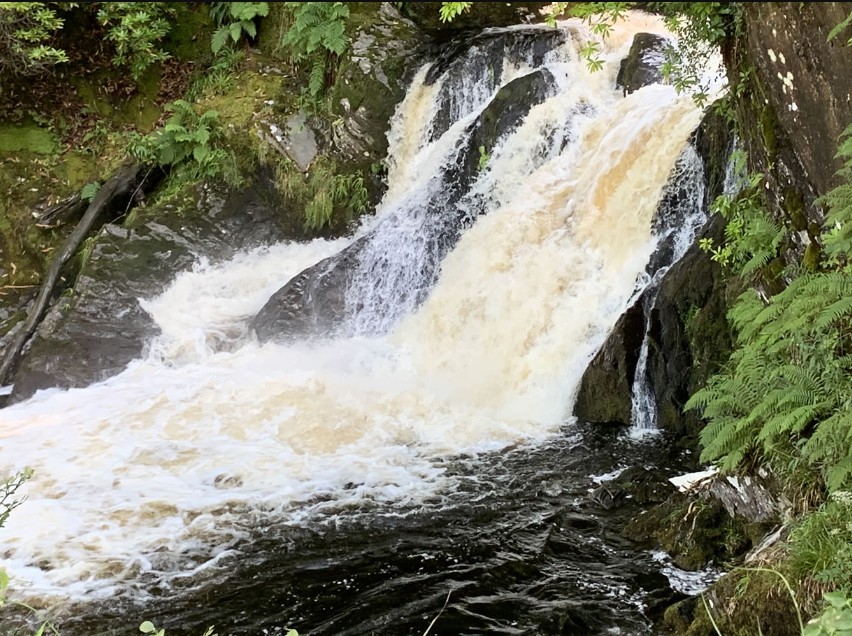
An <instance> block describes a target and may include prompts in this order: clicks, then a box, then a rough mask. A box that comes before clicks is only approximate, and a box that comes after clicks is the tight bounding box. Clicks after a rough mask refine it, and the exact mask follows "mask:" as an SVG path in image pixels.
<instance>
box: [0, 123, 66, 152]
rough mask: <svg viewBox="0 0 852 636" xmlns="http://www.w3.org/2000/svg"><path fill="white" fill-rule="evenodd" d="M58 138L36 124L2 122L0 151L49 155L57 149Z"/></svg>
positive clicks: (0, 126)
mask: <svg viewBox="0 0 852 636" xmlns="http://www.w3.org/2000/svg"><path fill="white" fill-rule="evenodd" d="M57 145H58V144H57V141H56V138H55V137H54V136H53V133H51V132H50V131H49V130H45V129H44V128H40V127H39V126H37V125H36V124H24V125H12V124H0V153H2V154H9V153H16V152H21V151H25V152H31V153H34V154H38V155H49V154H51V153H53V152H55V151H56V148H57Z"/></svg>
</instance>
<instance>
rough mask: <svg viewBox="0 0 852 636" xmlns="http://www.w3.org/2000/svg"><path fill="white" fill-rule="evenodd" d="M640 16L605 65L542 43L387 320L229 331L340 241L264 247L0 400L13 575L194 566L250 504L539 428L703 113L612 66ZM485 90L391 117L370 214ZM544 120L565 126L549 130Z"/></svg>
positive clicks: (319, 494) (561, 411)
mask: <svg viewBox="0 0 852 636" xmlns="http://www.w3.org/2000/svg"><path fill="white" fill-rule="evenodd" d="M572 28H573V27H572ZM648 28H649V24H648V23H647V21H645V22H642V23H640V24H639V25H638V26H636V25H632V26H631V25H628V26H627V27H626V28H625V31H624V33H619V34H617V37H616V38H614V39H612V40H610V43H612V44H616V45H618V46H619V47H620V48H618V49H608V50H607V60H608V66H607V68H606V70H605V71H604V72H603V73H600V74H594V75H589V73H588V72H587V70H586V69H585V66H584V65H583V64H582V63H581V62H580V61H579V60H578V59H577V54H576V46H577V45H576V42H573V40H572V38H569V39H568V42H569V44H567V45H566V49H565V51H563V52H561V53H560V54H559V55H554V56H552V57H550V58H549V59H550V64H551V67H550V70H551V72H552V73H553V74H554V76H555V77H557V78H559V77H562V78H563V79H565V78H567V77H568V74H570V81H565V82H563V81H561V80H558V81H557V83H558V84H559V86H560V87H561V91H559V92H557V94H556V95H555V96H554V97H552V98H550V99H548V100H546V101H545V102H544V103H542V104H540V105H539V106H536V107H535V108H533V109H532V111H531V112H530V115H529V116H528V118H527V120H526V121H525V122H524V123H523V125H521V126H520V127H519V128H518V129H517V131H516V132H515V133H513V135H512V136H510V137H509V138H507V139H505V140H502V141H501V142H500V143H499V144H498V148H496V149H495V150H494V152H493V156H492V157H491V159H490V162H489V165H488V167H487V169H486V170H485V171H484V173H483V174H482V175H481V176H480V179H479V181H477V183H476V184H474V186H473V190H474V191H473V192H472V193H471V194H470V196H471V197H472V196H479V197H481V198H484V200H485V203H484V204H483V205H484V207H485V208H486V209H488V210H490V212H489V214H488V215H487V216H484V217H482V218H480V219H479V220H478V221H477V222H476V223H475V224H474V225H473V226H472V227H471V228H470V229H468V230H467V231H466V232H465V233H464V234H463V235H462V237H461V240H460V242H459V243H458V245H457V246H456V248H455V249H454V250H453V251H452V252H451V253H450V254H449V256H448V257H447V258H446V259H445V260H444V261H443V262H442V263H441V271H440V278H439V280H438V283H437V285H436V287H435V288H434V289H433V290H432V293H431V295H430V296H429V297H428V299H427V300H426V301H425V303H424V304H423V305H422V306H421V307H420V308H419V309H418V310H417V311H416V312H415V313H414V314H412V315H410V316H408V317H407V318H403V319H402V322H401V323H400V324H399V326H398V327H397V328H396V329H395V330H394V331H392V332H391V333H390V334H388V335H387V336H381V337H374V338H363V337H351V338H339V339H336V340H327V341H319V342H312V343H296V344H290V345H277V344H267V345H264V346H259V345H257V344H255V343H252V342H251V341H250V340H249V339H246V338H244V337H243V336H244V329H245V323H246V318H247V317H248V316H251V315H252V314H253V313H254V312H255V311H256V310H257V309H258V307H259V306H260V305H261V304H262V302H263V300H264V298H265V297H266V296H268V295H269V293H270V292H271V291H272V290H273V289H274V287H275V286H276V285H277V284H280V283H282V282H284V281H285V280H286V279H287V278H288V277H289V276H290V275H292V274H294V273H296V272H298V271H299V270H300V269H301V268H303V267H305V266H306V265H308V264H311V263H313V262H316V261H318V260H320V259H321V258H323V257H325V256H327V255H328V254H330V253H332V252H334V251H336V250H338V249H340V248H341V247H342V246H343V245H344V244H345V242H343V243H327V242H315V243H312V244H310V245H286V246H280V247H276V248H269V249H266V250H257V251H255V252H252V253H250V254H243V255H240V256H239V257H237V258H236V259H234V261H232V262H231V263H228V264H221V265H217V266H209V265H207V266H199V267H198V268H197V269H196V270H195V271H194V272H191V273H188V274H185V275H183V276H181V277H179V278H178V279H177V280H176V281H175V283H174V285H173V286H172V287H171V288H170V289H169V290H167V291H166V292H165V294H163V296H161V297H159V298H157V299H152V300H149V301H146V303H145V307H146V308H147V309H148V311H149V312H151V314H152V315H153V316H154V318H155V319H156V320H157V322H158V324H159V325H160V327H161V329H162V331H163V334H162V335H161V336H160V337H158V338H157V339H156V340H155V341H154V342H153V343H152V344H151V346H150V355H148V356H147V357H145V358H144V359H140V360H137V361H135V362H134V363H132V364H131V365H130V366H129V367H128V368H127V370H126V371H124V372H123V373H121V374H120V375H118V376H115V377H113V378H111V379H109V380H107V381H105V382H102V383H99V384H96V385H93V386H90V387H88V388H85V389H76V390H69V391H51V392H43V393H40V394H38V395H36V396H35V397H34V398H32V399H31V400H30V401H28V402H26V403H23V404H20V405H16V406H13V407H10V408H7V409H4V410H2V411H0V438H2V440H0V472H4V473H5V472H9V471H13V470H19V469H22V468H24V467H25V466H29V467H31V468H32V469H33V470H34V474H33V478H32V480H31V481H30V482H28V483H27V484H26V487H25V489H26V494H27V496H28V500H27V502H26V503H25V504H24V506H23V507H22V508H21V509H19V510H17V511H15V513H13V515H12V517H11V518H10V520H9V523H8V525H7V527H6V528H4V529H3V531H2V537H3V546H4V547H3V551H2V552H0V567H3V568H5V569H6V570H7V571H8V572H9V574H10V575H11V577H12V579H13V581H14V587H15V589H16V590H18V593H20V594H22V595H24V596H26V597H28V598H29V599H30V600H31V601H33V602H36V601H38V600H39V599H45V598H50V597H73V598H104V597H107V596H109V595H111V594H114V593H115V592H116V591H117V590H125V591H130V592H135V593H139V594H143V592H144V590H143V589H142V588H143V587H144V583H143V582H141V581H148V582H149V583H150V581H152V580H155V581H157V582H158V584H159V585H160V586H166V587H168V585H169V584H170V583H171V582H173V581H174V580H176V579H178V578H181V579H183V578H186V577H192V576H199V577H201V576H202V574H201V573H202V572H203V571H205V570H207V569H210V568H211V567H212V566H215V565H216V564H217V563H218V561H219V559H221V558H222V557H223V556H224V555H228V554H231V553H233V551H234V550H238V549H239V547H240V545H241V542H244V541H246V540H247V539H248V538H249V536H250V531H251V529H252V528H253V527H255V526H257V525H258V524H263V523H266V522H272V521H277V522H288V523H298V522H299V521H300V520H303V519H305V518H310V517H311V516H312V515H315V514H317V513H319V512H320V511H323V510H329V509H335V510H336V509H340V508H344V509H345V508H346V507H347V506H350V505H361V504H364V503H368V502H390V503H402V504H415V505H416V504H417V503H418V502H422V501H424V498H426V497H429V496H432V495H434V494H435V493H436V492H439V491H441V490H444V491H447V490H451V489H452V487H453V483H452V481H451V480H449V479H447V478H445V477H444V474H443V469H442V468H441V465H440V462H436V461H435V460H436V458H444V457H446V456H448V455H452V454H454V453H472V452H480V451H488V450H495V449H499V448H503V447H505V446H506V445H508V444H512V443H517V442H521V441H535V440H540V439H543V438H545V437H547V436H549V435H551V434H553V432H554V431H556V430H557V428H558V426H559V425H560V423H561V422H562V421H564V419H565V418H566V417H567V416H568V414H569V413H570V409H571V406H572V403H573V397H574V392H575V389H576V385H577V383H578V382H579V379H580V377H581V374H582V372H583V370H584V368H585V366H586V364H587V363H588V360H589V359H590V358H591V356H592V355H593V354H594V352H595V351H596V349H597V348H598V347H599V346H600V345H601V343H602V342H603V340H604V338H605V337H606V334H607V331H608V330H609V329H610V328H611V326H612V324H613V323H614V322H615V320H616V318H617V317H618V315H619V313H620V312H621V311H622V310H623V309H624V308H625V307H626V304H627V302H628V300H629V299H630V298H631V296H632V295H633V294H634V293H635V292H636V285H637V280H638V279H640V278H641V276H640V275H641V273H642V272H643V270H644V268H645V265H646V263H647V262H648V258H649V256H650V255H651V253H652V251H653V249H654V246H655V245H656V242H657V237H655V236H654V235H653V233H652V230H651V219H652V216H653V214H654V210H655V207H656V205H657V202H658V201H659V199H660V195H661V193H662V191H663V188H664V187H665V185H666V180H667V178H668V176H669V174H670V173H671V171H672V168H673V166H674V165H675V161H676V159H677V157H678V155H679V153H680V152H681V149H682V147H683V145H684V143H685V141H686V139H687V137H688V135H689V134H690V132H691V131H692V130H693V129H694V127H695V126H696V125H697V124H698V121H699V119H700V115H701V114H700V112H699V111H698V109H697V108H695V106H694V105H693V103H692V102H691V100H690V99H689V98H688V97H683V98H679V97H677V96H676V95H675V92H674V90H673V89H672V88H671V87H666V86H651V87H647V88H644V89H642V90H640V91H637V92H636V93H634V94H633V95H631V96H629V97H628V98H626V99H622V96H621V93H620V91H616V90H615V89H614V87H613V86H614V83H613V82H612V81H611V80H612V78H613V77H614V75H615V72H616V70H617V64H618V60H619V59H620V58H621V57H622V56H623V55H624V53H625V52H626V46H628V45H629V41H630V37H629V36H630V35H631V34H632V32H635V31H637V30H648ZM576 39H578V40H581V39H582V38H576ZM572 47H573V48H572ZM560 65H561V66H560ZM507 68H508V66H507ZM513 68H515V69H517V66H516V67H513ZM515 72H516V70H515V71H512V73H515ZM510 74H511V73H510ZM569 87H570V88H569ZM421 88H422V87H421ZM418 90H420V89H418ZM439 92H440V91H439V90H435V91H432V90H431V89H430V90H426V89H423V93H422V95H421V97H423V99H424V100H425V101H426V102H428V100H430V99H437V94H438V93H439ZM429 95H432V97H429ZM409 106H410V108H408V107H409ZM481 106H482V105H481V104H480V105H479V106H476V107H474V110H472V111H471V112H470V113H466V114H463V115H461V119H459V120H458V121H457V122H456V123H455V124H453V125H452V126H451V127H450V129H449V130H448V131H447V132H446V133H445V134H444V135H442V136H441V137H440V138H439V139H436V140H435V141H428V135H427V134H426V132H425V131H427V130H429V128H430V124H429V123H427V122H425V121H424V120H423V118H428V117H433V116H434V114H435V113H436V112H437V108H434V107H432V106H430V105H429V104H428V103H421V104H419V105H417V106H416V107H415V106H414V104H413V103H412V102H409V104H408V105H407V106H406V107H405V109H407V110H405V113H406V114H405V116H402V117H400V118H399V119H398V120H397V122H396V125H397V126H398V127H400V126H401V127H403V129H404V130H403V132H402V133H400V132H399V128H397V132H396V133H395V135H394V136H393V137H392V139H395V140H396V142H395V144H394V154H395V156H397V157H399V156H401V155H399V154H397V151H398V150H399V148H400V147H401V146H400V144H403V143H404V142H405V140H407V139H408V135H407V134H406V132H405V131H407V130H412V131H415V132H414V133H413V134H415V135H419V136H418V137H417V139H419V140H420V142H419V146H418V148H417V151H416V153H414V154H416V155H417V158H416V159H415V164H414V165H416V166H417V170H416V171H415V172H411V171H405V170H404V169H403V171H402V172H399V171H397V170H396V169H395V172H393V173H392V174H395V175H396V176H395V177H394V178H398V179H400V180H401V182H403V183H404V184H405V187H399V185H398V184H396V185H394V184H392V185H391V190H390V192H391V194H390V195H389V197H388V198H387V199H386V202H385V210H384V212H383V214H382V216H381V218H382V219H384V218H390V217H393V216H394V215H396V218H398V219H400V222H404V221H405V220H406V219H405V218H404V215H403V213H402V212H401V211H400V210H402V209H404V208H405V209H411V208H412V207H414V206H407V204H405V202H406V201H414V200H415V199H416V198H417V197H420V196H427V195H428V190H429V187H430V186H429V184H430V183H434V182H435V181H436V177H435V175H437V174H439V173H440V171H441V170H443V169H444V163H445V158H446V157H447V153H449V152H450V149H451V148H453V147H455V146H456V145H457V144H458V143H460V141H461V140H462V139H463V134H462V133H463V126H464V121H467V119H469V118H472V117H475V115H476V112H477V110H476V108H481ZM418 113H419V114H418ZM418 117H419V119H418ZM466 118H467V119H466ZM418 131H419V132H418ZM541 135H550V136H551V137H553V138H554V139H558V141H559V143H558V144H557V143H555V142H554V144H552V145H550V146H547V147H546V148H543V147H542V146H541V144H540V140H539V139H538V137H540V136H541ZM554 135H555V136H554ZM560 135H561V137H560ZM563 141H565V142H567V145H565V147H564V149H563V148H562V142H563ZM399 152H403V153H405V152H407V153H408V156H411V153H412V152H414V151H413V150H412V149H411V148H409V149H408V150H404V151H402V150H400V151H399ZM526 153H533V156H529V155H528V154H527V155H526V156H528V160H527V164H526V165H525V164H524V159H523V158H524V156H525V154H526ZM398 167H399V168H400V169H402V166H401V165H398ZM429 171H432V172H431V173H430V172H429ZM488 184H491V185H493V187H490V186H489V185H488ZM415 188H418V189H419V190H418V191H417V192H415V191H414V189H415ZM424 191H425V192H426V194H424ZM393 202H396V203H395V204H394V205H397V208H395V209H388V206H390V205H391V203H393ZM460 205H461V203H460ZM403 211H404V210H403ZM419 222H420V221H418V222H417V223H419ZM417 223H414V224H412V225H411V226H410V227H413V228H417V227H420V226H418V225H417ZM390 225H391V224H388V227H390ZM403 225H404V223H403ZM382 227H383V225H382V223H381V222H377V223H376V224H375V225H374V228H376V229H377V232H379V233H381V232H382V231H384V230H381V228H382ZM388 231H390V230H388ZM394 231H396V230H394ZM414 231H416V230H414ZM400 240H403V239H400ZM416 258H417V256H416V254H413V255H412V259H413V260H415V262H416ZM276 278H277V282H276V281H275V279H276ZM412 308H413V306H412ZM134 582H135V583H134Z"/></svg>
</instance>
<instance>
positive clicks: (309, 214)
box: [305, 174, 367, 230]
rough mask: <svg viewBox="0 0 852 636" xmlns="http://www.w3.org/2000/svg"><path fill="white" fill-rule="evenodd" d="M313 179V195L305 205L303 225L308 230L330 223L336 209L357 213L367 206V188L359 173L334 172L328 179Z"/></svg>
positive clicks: (317, 228)
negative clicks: (314, 185)
mask: <svg viewBox="0 0 852 636" xmlns="http://www.w3.org/2000/svg"><path fill="white" fill-rule="evenodd" d="M313 181H314V183H315V184H316V187H315V188H314V195H313V197H311V199H310V201H308V204H307V205H306V206H305V227H306V228H307V229H309V230H320V229H322V228H323V227H325V226H327V225H330V224H331V221H332V218H333V215H334V211H335V210H337V209H344V210H346V211H347V212H349V213H350V214H351V213H352V212H354V213H356V214H357V213H360V212H363V211H364V209H365V208H366V207H367V189H366V188H365V187H364V178H363V177H362V176H361V175H356V174H336V175H331V176H330V180H328V181H326V180H325V179H323V178H322V177H316V176H315V177H314V179H313Z"/></svg>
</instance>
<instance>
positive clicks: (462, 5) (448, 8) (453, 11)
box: [440, 2, 473, 22]
mask: <svg viewBox="0 0 852 636" xmlns="http://www.w3.org/2000/svg"><path fill="white" fill-rule="evenodd" d="M472 4H473V3H472V2H442V3H441V9H440V12H441V22H452V21H453V20H454V19H455V18H456V17H457V16H460V15H461V14H462V13H464V12H465V11H470V5H472Z"/></svg>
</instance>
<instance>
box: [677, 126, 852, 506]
mask: <svg viewBox="0 0 852 636" xmlns="http://www.w3.org/2000/svg"><path fill="white" fill-rule="evenodd" d="M850 138H852V126H850V128H848V129H847V130H846V132H845V133H844V141H843V143H842V144H841V146H840V150H839V151H838V156H840V157H841V158H843V159H845V165H844V167H843V169H842V170H841V172H840V174H841V176H843V177H844V178H845V179H846V180H850V179H852V143H850ZM821 201H822V202H823V203H825V204H826V205H827V206H828V208H829V213H828V215H827V217H826V229H825V230H826V231H825V233H824V237H823V242H824V244H825V247H826V251H827V252H828V253H829V254H830V255H831V258H832V261H831V262H830V264H831V265H833V266H834V268H833V269H830V270H823V271H820V272H817V273H809V274H803V275H801V276H799V277H798V278H796V279H794V280H793V281H792V282H791V283H790V285H789V286H788V287H787V288H786V289H784V290H783V291H782V292H780V293H779V294H776V295H775V296H773V297H772V298H769V299H765V298H762V297H760V296H759V295H758V294H757V293H756V292H754V291H752V290H749V291H747V292H745V293H744V294H743V295H742V296H740V298H739V299H738V301H737V302H736V304H735V305H734V307H733V308H732V309H731V311H730V312H729V319H730V321H731V322H732V324H733V327H734V328H735V330H736V331H737V333H738V340H737V344H738V349H737V351H736V352H735V353H734V354H733V355H732V357H731V360H730V362H729V365H728V368H727V369H726V370H725V371H724V372H722V373H720V374H718V375H716V376H714V377H713V378H711V380H710V381H709V383H708V385H707V386H706V388H704V389H703V390H701V391H698V392H697V393H696V394H695V395H694V396H693V397H692V398H691V399H690V400H689V402H688V403H687V405H686V407H687V408H698V409H701V410H703V413H704V416H705V417H706V418H707V420H708V424H707V426H706V427H705V428H704V430H703V431H702V433H701V443H702V445H703V452H702V459H703V460H704V461H717V462H719V465H720V467H721V468H722V469H723V470H724V471H731V470H734V469H735V468H737V467H738V466H740V465H741V464H742V463H743V462H744V461H746V460H747V459H756V460H759V461H762V462H764V463H766V464H769V465H770V466H772V467H774V468H775V469H776V470H778V472H781V473H783V472H785V471H787V470H791V469H795V468H797V467H798V466H800V465H805V466H806V467H808V468H810V469H815V470H817V471H819V474H821V475H822V477H823V479H824V480H825V483H826V485H827V487H828V488H829V490H831V491H837V490H839V489H841V488H845V487H847V486H848V485H849V484H850V483H852V265H850V262H849V254H850V251H852V232H850V228H852V186H850V184H849V181H847V182H846V183H845V184H844V185H841V186H839V187H837V188H835V189H833V190H832V191H830V192H829V193H828V194H827V195H825V196H824V197H823V198H822V199H821ZM746 265H748V263H746ZM744 268H745V266H744Z"/></svg>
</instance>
